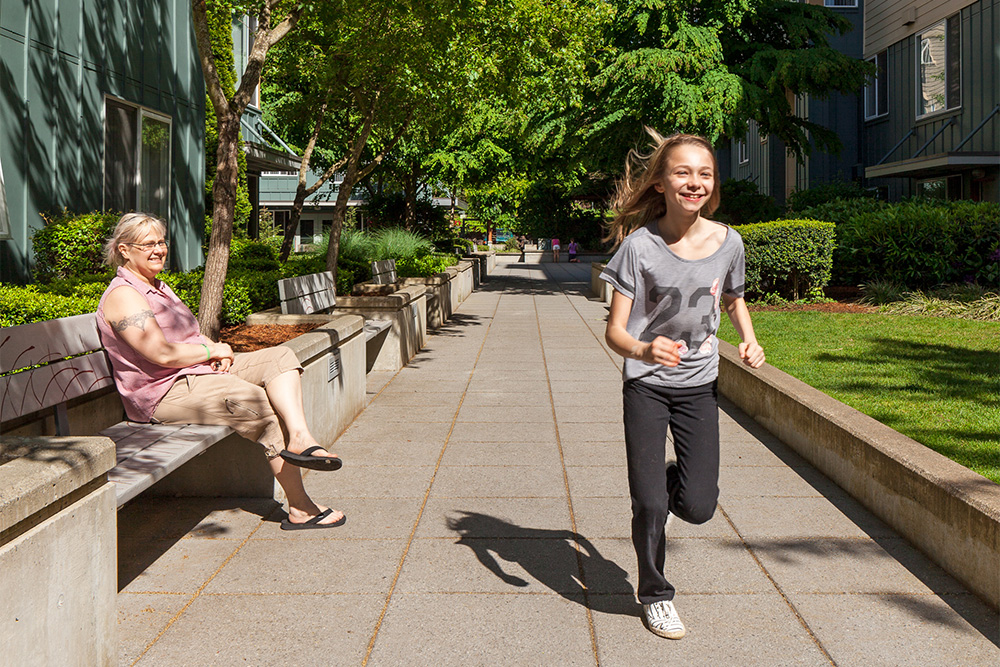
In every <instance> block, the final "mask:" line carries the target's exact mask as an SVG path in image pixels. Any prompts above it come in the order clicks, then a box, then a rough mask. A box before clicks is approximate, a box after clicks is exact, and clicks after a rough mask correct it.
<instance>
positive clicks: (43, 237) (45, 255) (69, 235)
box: [31, 209, 121, 282]
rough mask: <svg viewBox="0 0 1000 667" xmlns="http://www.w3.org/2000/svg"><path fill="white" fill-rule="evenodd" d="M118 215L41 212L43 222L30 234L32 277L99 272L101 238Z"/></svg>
mask: <svg viewBox="0 0 1000 667" xmlns="http://www.w3.org/2000/svg"><path fill="white" fill-rule="evenodd" d="M120 217H121V215H120V214H118V213H83V214H77V213H70V212H68V211H66V210H65V209H64V210H63V212H62V213H60V214H59V215H56V216H54V217H51V218H49V217H46V216H44V215H43V216H42V218H44V220H45V226H44V227H42V228H41V229H39V230H37V231H36V232H35V233H34V235H33V236H32V237H31V245H32V248H33V249H34V253H35V278H36V279H37V280H39V281H41V282H48V281H49V280H52V279H54V278H70V277H73V276H82V275H87V274H94V273H101V271H102V268H103V265H102V263H101V262H102V261H103V259H104V242H105V240H106V239H107V238H108V237H109V236H111V233H112V232H113V231H114V229H115V225H116V224H117V223H118V219H119V218H120Z"/></svg>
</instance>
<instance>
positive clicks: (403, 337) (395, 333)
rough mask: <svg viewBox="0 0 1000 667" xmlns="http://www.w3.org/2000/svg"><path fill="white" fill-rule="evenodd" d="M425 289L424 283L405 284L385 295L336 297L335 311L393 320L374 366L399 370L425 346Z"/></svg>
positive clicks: (377, 368)
mask: <svg viewBox="0 0 1000 667" xmlns="http://www.w3.org/2000/svg"><path fill="white" fill-rule="evenodd" d="M426 293H427V288H426V287H425V286H424V285H404V286H403V287H400V288H399V289H397V290H396V291H395V292H393V293H392V294H389V295H386V296H378V297H358V296H345V297H338V298H337V307H336V309H335V312H338V313H351V314H354V315H361V316H363V317H364V318H365V319H366V320H382V321H385V320H388V321H391V322H392V327H391V328H390V329H389V333H388V335H387V336H386V338H385V341H384V342H383V343H382V346H381V349H380V350H379V352H378V356H377V357H376V358H375V360H374V363H373V364H372V365H371V370H375V371H398V370H399V369H400V368H402V367H403V366H405V365H406V364H407V363H409V361H410V359H412V358H413V356H414V355H415V354H416V353H417V352H419V351H420V350H421V349H423V347H424V345H425V344H426V343H427V294H426Z"/></svg>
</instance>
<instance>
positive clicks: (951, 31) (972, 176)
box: [862, 0, 1000, 201]
mask: <svg viewBox="0 0 1000 667" xmlns="http://www.w3.org/2000/svg"><path fill="white" fill-rule="evenodd" d="M864 56H865V58H866V59H868V60H870V61H872V62H874V63H875V64H876V65H877V66H878V68H879V73H878V75H876V77H875V78H874V79H873V80H872V81H870V82H869V85H868V86H867V87H866V88H865V91H864V96H863V99H864V119H865V120H864V125H863V133H862V137H863V140H862V161H863V163H864V165H865V174H864V177H865V184H866V185H868V186H869V187H876V188H878V189H879V190H880V191H882V192H883V193H884V194H885V195H886V196H887V197H888V198H889V199H898V198H899V197H904V196H908V195H925V196H934V197H944V198H948V199H973V200H977V201H979V200H991V201H997V200H998V199H1000V189H998V171H1000V0H977V1H976V2H969V1H968V0H925V1H924V2H914V1H913V0H910V1H902V0H867V5H866V8H865V30H864Z"/></svg>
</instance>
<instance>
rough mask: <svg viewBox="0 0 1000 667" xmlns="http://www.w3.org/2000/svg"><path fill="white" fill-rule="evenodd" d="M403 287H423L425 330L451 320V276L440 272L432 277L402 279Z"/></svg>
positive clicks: (435, 327)
mask: <svg viewBox="0 0 1000 667" xmlns="http://www.w3.org/2000/svg"><path fill="white" fill-rule="evenodd" d="M403 285H404V286H414V285H420V286H422V287H424V288H425V289H426V290H427V292H426V298H427V306H426V308H427V329H428V330H431V331H433V330H435V329H437V328H439V327H440V326H441V325H442V324H444V323H445V322H447V321H448V320H449V319H450V318H451V314H452V313H453V312H454V311H453V310H452V295H451V293H452V274H450V273H447V272H445V271H442V272H441V273H435V274H434V275H433V276H425V277H422V278H404V279H403Z"/></svg>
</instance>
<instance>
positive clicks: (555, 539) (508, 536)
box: [447, 512, 636, 615]
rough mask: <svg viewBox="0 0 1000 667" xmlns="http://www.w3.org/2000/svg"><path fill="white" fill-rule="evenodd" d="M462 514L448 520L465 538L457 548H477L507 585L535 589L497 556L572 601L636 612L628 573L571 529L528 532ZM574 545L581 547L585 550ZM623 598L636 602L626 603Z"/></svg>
mask: <svg viewBox="0 0 1000 667" xmlns="http://www.w3.org/2000/svg"><path fill="white" fill-rule="evenodd" d="M458 515H459V516H454V517H448V520H447V521H448V528H449V529H450V530H453V531H455V532H456V533H458V534H459V535H460V538H459V540H458V541H457V542H456V544H464V545H465V546H467V547H469V548H470V549H472V552H473V553H474V554H475V555H476V558H477V559H479V562H480V563H482V564H483V566H485V567H486V569H487V570H489V571H490V572H492V573H493V574H495V575H496V576H497V577H498V578H499V579H500V580H502V581H503V582H505V583H507V584H509V585H511V586H517V587H519V588H523V587H527V586H529V585H530V584H529V582H527V581H525V580H524V579H522V578H521V577H518V576H516V575H514V574H510V573H508V572H505V571H504V569H503V567H501V565H500V563H499V562H497V558H499V559H501V560H504V561H507V562H510V563H517V564H518V565H520V566H521V568H523V569H524V571H525V572H526V573H528V574H529V575H531V576H532V577H533V578H534V579H536V580H537V581H538V582H539V583H541V584H543V585H545V586H547V587H548V588H550V589H551V590H552V591H554V592H556V593H558V594H559V595H561V596H563V597H564V598H566V599H567V600H572V601H574V602H579V603H580V604H586V605H588V606H589V607H590V608H591V609H593V610H595V611H602V612H605V613H611V614H626V615H634V614H635V613H636V612H635V610H634V609H633V607H635V602H634V597H631V596H633V595H634V591H633V588H632V585H631V584H630V583H629V582H628V573H627V572H626V571H625V570H623V569H622V568H621V567H619V566H618V565H617V564H616V563H614V562H612V561H610V560H607V559H606V558H604V557H603V556H601V553H600V552H599V551H598V550H597V548H596V547H594V545H593V544H591V543H590V540H588V539H587V538H586V537H584V536H582V535H580V534H578V533H574V532H573V531H569V530H545V529H540V528H523V527H521V526H518V525H515V524H512V523H509V522H507V521H504V520H503V519H498V518H496V517H493V516H489V515H487V514H479V513H477V512H458ZM574 542H575V543H576V544H577V545H579V547H580V549H579V552H578V551H577V548H576V547H575V546H574V544H573V543H574ZM578 556H579V560H577V559H578ZM583 581H586V585H587V589H586V590H585V589H584V587H583V585H582V583H583ZM622 596H630V599H624V600H623V599H622Z"/></svg>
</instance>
